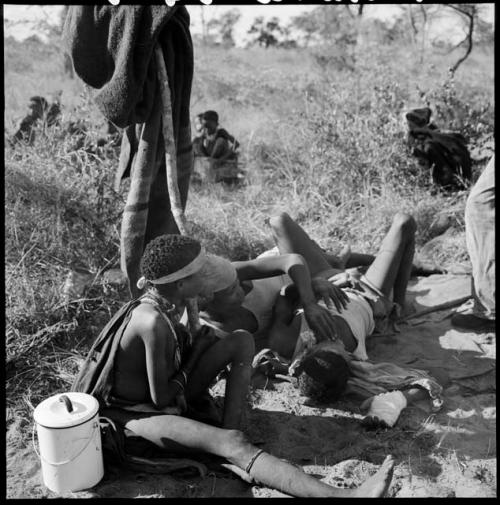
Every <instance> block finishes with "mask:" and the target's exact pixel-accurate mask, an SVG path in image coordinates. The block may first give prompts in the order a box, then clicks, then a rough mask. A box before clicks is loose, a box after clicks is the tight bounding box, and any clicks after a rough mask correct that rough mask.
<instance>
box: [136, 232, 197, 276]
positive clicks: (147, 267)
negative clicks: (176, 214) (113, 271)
mask: <svg viewBox="0 0 500 505" xmlns="http://www.w3.org/2000/svg"><path fill="white" fill-rule="evenodd" d="M200 251H201V244H200V243H199V242H198V241H197V240H195V239H193V238H190V237H186V236H185V235H160V236H159V237H156V238H155V239H154V240H151V242H149V243H148V244H147V246H146V249H145V250H144V253H143V255H142V258H141V264H140V266H141V272H142V275H143V276H144V277H145V278H146V279H150V280H155V279H159V278H160V277H163V276H165V275H170V274H172V273H174V272H177V271H178V270H180V269H181V268H183V267H185V266H186V265H187V264H188V263H191V261H193V260H194V259H195V258H196V257H197V256H198V254H200Z"/></svg>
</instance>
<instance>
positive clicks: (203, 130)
mask: <svg viewBox="0 0 500 505" xmlns="http://www.w3.org/2000/svg"><path fill="white" fill-rule="evenodd" d="M195 130H196V131H197V132H198V136H197V137H195V138H194V139H193V150H194V155H195V156H206V157H208V158H212V159H214V160H218V161H225V160H234V159H236V158H237V150H238V147H239V143H238V141H237V140H236V139H235V138H234V137H233V136H232V135H231V134H230V133H228V132H227V131H226V130H225V129H224V128H221V127H220V126H219V115H218V114H217V112H215V111H213V110H208V111H206V112H203V113H202V114H198V115H197V116H196V120H195Z"/></svg>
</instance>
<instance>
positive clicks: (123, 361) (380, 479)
mask: <svg viewBox="0 0 500 505" xmlns="http://www.w3.org/2000/svg"><path fill="white" fill-rule="evenodd" d="M211 261H212V260H211V257H210V256H208V255H206V253H205V252H204V250H203V248H202V247H201V244H200V243H199V242H198V241H196V240H194V239H192V238H189V237H186V236H181V235H162V236H160V237H157V238H156V239H154V240H152V241H151V242H150V243H149V244H148V245H147V246H146V249H145V251H144V254H143V256H142V259H141V270H142V273H143V277H142V278H141V279H139V281H138V285H139V287H140V288H141V289H142V288H144V287H146V288H147V291H146V293H145V294H144V295H143V296H141V297H140V298H139V299H137V300H134V301H132V302H129V303H128V304H127V305H126V306H125V307H124V309H122V310H121V311H119V313H118V314H117V315H115V317H114V318H113V319H112V320H111V321H110V323H108V325H107V326H106V328H105V330H104V331H103V332H102V333H101V335H100V336H99V337H98V339H97V341H96V342H95V343H94V345H93V346H92V349H91V351H90V353H89V355H88V357H87V359H86V360H85V362H84V365H83V367H82V370H81V372H80V374H79V375H78V377H77V379H76V381H75V383H74V385H73V390H76V391H81V392H85V393H88V394H92V395H94V396H95V397H96V398H97V399H98V400H99V403H100V406H101V410H100V415H102V416H104V417H105V418H108V419H111V420H112V421H113V422H114V423H116V424H117V425H118V426H120V427H121V429H122V430H124V431H126V432H128V433H129V434H130V433H131V434H132V435H133V436H134V437H139V438H141V439H144V440H146V441H149V442H150V443H152V444H154V445H155V446H157V447H159V448H160V449H162V450H164V451H167V452H169V453H171V454H184V455H186V454H188V455H189V454H193V452H202V453H209V454H213V455H216V456H219V457H221V458H225V459H226V460H228V461H229V463H230V464H231V465H234V466H236V468H238V469H239V472H237V473H239V474H240V475H245V478H247V479H248V480H249V481H255V482H257V483H259V484H262V485H266V486H269V487H272V488H276V489H279V490H280V491H282V492H284V493H287V494H289V495H293V496H304V497H315V496H317V497H320V496H333V497H335V496H337V497H342V496H345V497H349V496H350V497H356V496H362V497H365V496H366V497H379V496H383V495H384V494H385V492H386V491H387V489H388V487H389V484H390V481H391V478H392V471H393V465H394V462H393V460H392V458H391V457H390V456H388V457H387V458H386V459H385V461H384V463H383V464H382V466H381V468H380V469H379V470H378V472H377V473H376V474H375V475H374V476H372V477H371V478H370V479H368V480H367V481H366V482H365V483H363V484H362V485H361V486H360V487H359V488H357V489H346V490H344V489H338V488H335V487H332V486H329V485H327V484H325V483H323V482H321V481H320V480H318V479H316V478H314V477H312V476H310V475H308V474H306V473H304V472H303V471H302V470H301V469H299V468H297V467H296V466H294V465H292V464H290V463H288V462H286V461H284V460H282V459H279V458H277V457H275V456H272V455H271V454H268V453H266V452H264V451H263V450H262V449H259V448H257V447H256V446H254V445H252V444H251V443H250V442H249V441H248V440H247V438H246V437H245V435H244V434H243V433H242V432H241V431H240V430H239V426H240V421H241V414H242V410H243V406H244V402H245V399H246V395H247V392H248V386H249V381H250V371H251V360H252V357H253V353H254V345H253V340H252V337H251V335H250V334H249V333H248V332H246V331H244V330H237V331H235V332H232V334H231V335H230V337H229V338H227V339H223V340H214V339H213V338H212V336H213V335H212V334H211V332H210V331H209V330H207V328H206V327H204V326H202V329H201V330H200V331H199V332H198V334H196V335H194V339H193V343H192V344H191V343H190V341H191V339H192V337H193V336H192V335H191V333H190V332H189V330H188V328H187V327H186V326H185V324H183V323H182V317H183V315H184V311H185V307H186V302H187V299H188V298H192V297H195V296H197V295H200V294H201V295H205V296H209V295H210V291H211V290H213V289H214V286H215V285H217V287H220V286H221V285H222V286H224V282H225V281H224V279H222V280H221V279H220V278H216V277H214V284H210V283H209V282H207V280H206V279H205V276H204V275H203V271H204V270H205V269H208V270H210V271H211V270H213V269H214V267H213V265H211ZM106 350H108V352H107V353H106ZM106 354H107V355H106ZM228 364H229V365H230V372H229V376H228V379H227V382H226V389H225V403H224V415H223V420H222V427H217V426H213V425H211V424H207V423H204V422H200V421H198V420H195V419H192V418H188V417H185V414H186V404H187V405H188V406H189V404H191V403H192V402H196V400H197V399H198V398H199V397H200V395H201V394H202V392H203V391H205V390H206V388H207V387H208V385H209V384H210V383H211V381H212V380H213V379H214V378H215V376H216V375H217V374H218V373H219V372H220V371H221V370H222V369H224V368H225V367H226V365H228ZM183 414H184V415H183Z"/></svg>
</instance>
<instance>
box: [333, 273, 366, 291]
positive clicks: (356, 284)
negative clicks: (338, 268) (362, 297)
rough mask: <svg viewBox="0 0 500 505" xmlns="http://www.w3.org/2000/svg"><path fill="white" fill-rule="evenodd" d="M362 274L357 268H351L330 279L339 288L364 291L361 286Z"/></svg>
mask: <svg viewBox="0 0 500 505" xmlns="http://www.w3.org/2000/svg"><path fill="white" fill-rule="evenodd" d="M360 279H361V272H360V271H359V270H358V269H357V268H349V269H348V270H345V271H344V272H340V273H339V274H337V275H334V276H333V277H331V278H330V282H332V283H333V284H335V286H337V287H339V288H354V289H357V290H358V291H364V289H363V288H362V286H361V284H360Z"/></svg>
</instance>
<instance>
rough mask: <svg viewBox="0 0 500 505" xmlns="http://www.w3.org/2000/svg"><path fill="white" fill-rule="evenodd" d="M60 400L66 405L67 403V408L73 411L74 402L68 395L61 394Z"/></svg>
mask: <svg viewBox="0 0 500 505" xmlns="http://www.w3.org/2000/svg"><path fill="white" fill-rule="evenodd" d="M59 401H60V402H63V403H64V405H66V410H67V411H68V412H73V404H72V403H71V400H70V399H69V398H68V397H67V396H66V395H61V396H60V397H59Z"/></svg>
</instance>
